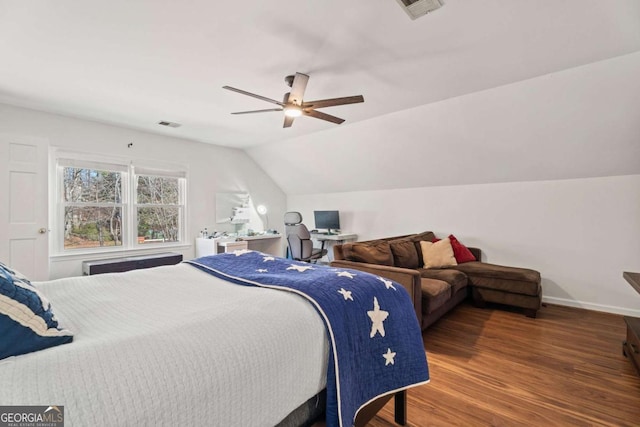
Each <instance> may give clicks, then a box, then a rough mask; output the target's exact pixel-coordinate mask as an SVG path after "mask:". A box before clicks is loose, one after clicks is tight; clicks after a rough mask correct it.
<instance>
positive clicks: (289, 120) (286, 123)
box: [282, 116, 295, 128]
mask: <svg viewBox="0 0 640 427" xmlns="http://www.w3.org/2000/svg"><path fill="white" fill-rule="evenodd" d="M293 119H295V117H291V116H284V125H282V127H283V128H290V127H291V125H292V124H293Z"/></svg>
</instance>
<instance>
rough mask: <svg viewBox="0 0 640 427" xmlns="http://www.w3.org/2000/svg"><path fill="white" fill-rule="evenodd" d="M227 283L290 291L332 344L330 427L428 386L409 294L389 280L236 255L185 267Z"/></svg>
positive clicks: (255, 254) (350, 421)
mask: <svg viewBox="0 0 640 427" xmlns="http://www.w3.org/2000/svg"><path fill="white" fill-rule="evenodd" d="M185 262H186V263H189V264H191V265H193V266H195V267H197V268H200V269H201V270H203V271H205V272H208V273H210V274H212V275H214V276H217V277H219V278H222V279H225V280H227V281H230V282H233V283H236V284H240V285H245V286H260V287H267V288H273V289H279V290H283V291H288V292H294V293H296V294H298V295H301V296H302V297H304V298H305V299H307V300H308V301H309V302H310V303H311V304H312V305H313V306H314V307H315V308H316V310H317V311H318V313H319V315H320V316H321V317H322V319H323V320H324V323H325V326H326V328H327V334H328V336H329V340H330V351H329V366H328V369H327V410H326V417H327V426H329V427H331V426H352V425H353V423H354V421H355V417H356V415H357V413H358V411H359V410H360V409H361V408H362V407H363V406H364V405H366V404H367V403H369V402H370V401H372V400H374V399H376V398H378V397H380V396H384V395H387V394H390V393H394V392H396V391H400V390H404V389H407V388H410V387H413V386H417V385H420V384H424V383H427V382H428V381H429V368H428V366H427V358H426V354H425V351H424V346H423V342H422V334H421V330H420V326H419V324H418V320H417V319H416V316H415V312H414V309H413V304H412V302H411V299H410V297H409V295H408V294H407V292H406V290H405V289H404V288H403V287H402V285H399V284H398V283H395V282H393V281H391V280H388V279H385V278H383V277H379V276H376V275H373V274H369V273H365V272H363V271H359V270H352V269H339V268H333V267H329V266H323V265H316V264H308V263H303V262H297V261H292V260H288V259H284V258H277V257H273V256H271V255H267V254H264V253H261V252H256V251H250V250H239V251H235V252H233V253H225V254H219V255H214V256H207V257H202V258H197V259H195V260H191V261H185Z"/></svg>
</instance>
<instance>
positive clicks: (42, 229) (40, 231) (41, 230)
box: [38, 227, 47, 234]
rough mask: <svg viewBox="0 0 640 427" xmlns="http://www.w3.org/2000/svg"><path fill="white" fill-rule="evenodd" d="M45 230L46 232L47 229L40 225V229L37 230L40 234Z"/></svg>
mask: <svg viewBox="0 0 640 427" xmlns="http://www.w3.org/2000/svg"><path fill="white" fill-rule="evenodd" d="M46 232H47V229H46V228H44V227H42V228H41V229H40V230H38V233H40V234H44V233H46Z"/></svg>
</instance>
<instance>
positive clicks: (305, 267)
mask: <svg viewBox="0 0 640 427" xmlns="http://www.w3.org/2000/svg"><path fill="white" fill-rule="evenodd" d="M287 270H296V271H298V272H299V273H303V272H305V271H306V270H315V269H314V268H313V267H311V266H308V265H295V264H291V267H287Z"/></svg>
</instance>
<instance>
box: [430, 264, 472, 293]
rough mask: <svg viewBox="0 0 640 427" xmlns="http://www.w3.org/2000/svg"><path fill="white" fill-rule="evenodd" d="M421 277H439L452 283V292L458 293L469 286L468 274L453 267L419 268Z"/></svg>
mask: <svg viewBox="0 0 640 427" xmlns="http://www.w3.org/2000/svg"><path fill="white" fill-rule="evenodd" d="M418 272H420V277H424V278H429V279H438V280H442V281H444V282H447V283H448V284H449V285H451V292H452V293H454V294H455V293H456V292H458V291H459V290H460V289H462V288H465V287H466V286H467V282H468V278H467V275H466V274H464V273H463V272H462V271H459V270H454V269H451V268H419V269H418Z"/></svg>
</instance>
